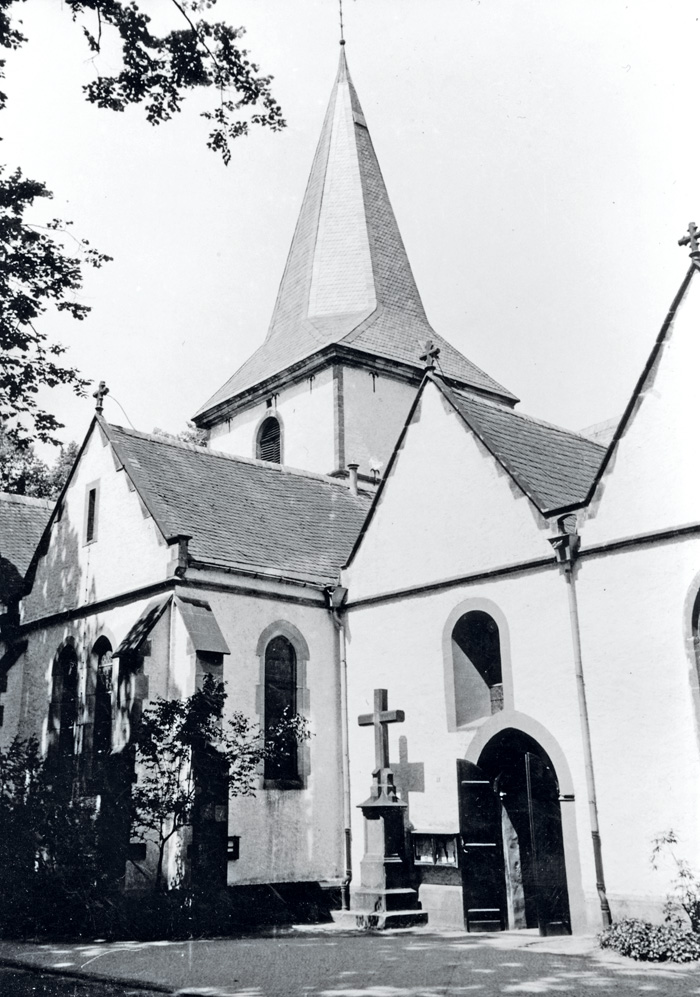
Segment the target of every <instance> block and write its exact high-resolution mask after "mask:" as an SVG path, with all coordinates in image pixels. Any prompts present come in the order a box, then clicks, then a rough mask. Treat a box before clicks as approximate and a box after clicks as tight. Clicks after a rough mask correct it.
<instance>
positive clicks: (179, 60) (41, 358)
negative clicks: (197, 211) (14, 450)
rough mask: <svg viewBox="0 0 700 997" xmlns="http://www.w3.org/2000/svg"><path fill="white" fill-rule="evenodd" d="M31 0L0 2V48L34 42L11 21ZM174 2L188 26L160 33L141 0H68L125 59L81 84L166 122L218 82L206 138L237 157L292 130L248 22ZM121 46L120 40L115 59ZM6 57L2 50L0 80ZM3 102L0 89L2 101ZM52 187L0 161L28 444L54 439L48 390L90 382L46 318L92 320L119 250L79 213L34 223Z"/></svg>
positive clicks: (1, 289)
mask: <svg viewBox="0 0 700 997" xmlns="http://www.w3.org/2000/svg"><path fill="white" fill-rule="evenodd" d="M22 2H23V0H0V49H5V51H12V50H16V49H19V48H20V47H21V46H22V45H24V44H25V42H26V41H27V39H26V37H25V36H24V35H23V34H22V32H21V31H20V30H19V28H18V27H17V25H16V22H15V21H14V20H13V14H16V13H17V12H18V11H19V10H20V9H21V4H22ZM170 2H171V9H172V12H173V14H174V15H175V16H176V18H177V21H178V27H177V28H175V29H173V30H171V31H168V32H166V33H164V34H158V33H156V32H154V31H153V30H152V25H151V19H150V18H149V16H148V15H147V14H146V13H145V12H144V11H143V10H142V8H141V6H140V4H139V2H137V0H64V4H63V6H64V9H66V10H67V11H69V12H70V14H71V15H72V18H73V20H74V21H76V22H78V23H79V24H80V26H81V27H82V30H83V34H84V36H85V39H86V41H87V45H88V48H89V50H90V51H91V52H92V53H93V55H94V56H97V55H99V54H100V53H101V52H102V51H103V48H104V45H105V43H106V41H107V37H108V36H109V40H110V43H112V42H115V43H116V50H117V51H118V53H119V54H120V57H121V65H120V66H119V67H118V68H117V71H116V72H114V73H111V74H99V75H98V77H97V79H95V80H92V81H90V82H89V83H87V84H86V85H85V86H84V87H83V91H84V94H85V97H86V99H87V100H88V101H89V102H90V103H93V104H96V105H97V106H98V107H102V108H108V109H110V110H113V111H124V110H125V109H126V108H127V107H129V106H130V105H143V107H144V108H145V112H146V118H147V120H148V121H149V122H150V123H151V124H153V125H158V124H161V123H163V122H166V121H168V120H170V119H171V118H172V117H173V115H175V114H176V113H178V112H179V111H180V110H181V109H182V104H183V101H184V99H185V97H186V95H187V94H188V93H190V92H192V91H195V90H211V91H212V92H213V93H214V94H215V95H216V100H215V102H214V107H213V108H212V109H210V110H207V111H204V112H203V116H204V117H205V118H206V119H207V120H208V121H209V122H210V126H211V131H210V134H209V138H208V141H207V144H208V146H209V148H210V149H213V150H214V151H215V152H217V153H219V154H220V155H221V156H222V158H223V160H224V162H225V163H228V162H229V161H230V158H231V149H230V142H231V141H232V140H233V139H235V138H238V137H239V136H241V135H245V134H247V133H248V131H249V128H250V127H251V125H259V126H264V127H268V128H270V129H272V130H273V131H277V130H279V129H281V128H283V127H284V125H285V122H284V119H283V117H282V111H281V108H280V107H279V105H278V104H277V102H276V101H275V99H274V97H273V96H272V93H271V91H270V82H271V78H270V77H268V76H263V75H261V74H260V70H259V67H258V66H257V65H255V63H253V62H251V61H250V59H249V58H248V53H247V51H246V50H245V49H243V48H241V46H240V39H241V37H242V36H243V34H244V29H243V28H240V27H239V28H234V27H232V26H230V25H228V24H226V23H224V22H213V21H211V20H210V19H209V17H208V16H207V14H208V12H209V11H210V9H211V8H212V7H213V6H214V5H215V3H216V0H170ZM111 55H112V48H111V47H110V64H111V62H112V59H111ZM5 64H6V60H5V59H0V79H2V78H3V77H4V71H5ZM5 104H6V95H5V94H4V93H2V92H0V109H2V108H4V107H5ZM51 196H52V195H51V192H50V191H49V190H48V189H47V188H46V186H45V185H44V184H43V183H41V182H39V181H36V180H31V179H28V178H27V177H25V176H24V174H23V173H22V171H21V170H19V169H14V170H8V169H7V168H6V167H0V420H2V422H3V423H4V424H5V426H6V431H7V432H8V433H10V434H12V435H13V436H14V438H15V442H17V443H18V444H25V445H26V444H27V443H28V441H31V440H32V439H33V438H36V439H39V440H41V441H42V442H52V443H56V442H57V439H56V432H57V430H58V429H59V428H60V427H61V424H60V423H59V422H58V420H57V419H56V418H55V416H53V415H52V414H51V413H50V412H47V411H45V410H44V409H43V408H41V407H40V405H39V404H38V402H37V393H38V391H39V389H40V388H42V387H45V386H46V387H55V386H57V385H67V386H68V387H70V388H72V389H73V390H74V391H75V392H76V393H77V394H79V395H80V394H82V393H83V392H84V390H85V387H86V385H87V382H86V381H84V380H83V378H82V377H81V376H80V374H79V372H78V371H77V370H76V369H75V368H74V367H71V366H70V365H68V364H66V363H65V362H64V361H63V360H62V357H63V355H64V353H65V347H63V346H61V345H59V344H58V343H55V342H51V341H50V340H49V338H48V334H47V332H46V331H45V329H44V326H43V325H39V324H38V323H37V320H38V319H39V318H41V317H42V316H45V313H46V311H47V309H48V308H49V307H52V308H55V309H56V310H57V311H59V312H66V313H68V314H69V315H70V316H71V317H72V318H74V319H77V320H79V321H81V320H83V319H85V317H86V316H87V315H88V313H89V311H90V308H89V307H88V306H87V305H85V304H84V303H82V302H81V301H80V299H79V293H80V291H81V288H82V284H83V273H84V268H85V267H86V266H87V267H97V268H99V267H101V266H102V265H103V264H104V263H106V262H107V261H108V260H109V259H110V257H108V256H106V255H105V254H103V253H99V252H98V251H97V250H95V249H93V248H92V247H91V246H90V245H89V243H88V242H87V241H86V240H85V239H74V238H73V237H72V235H71V231H70V224H71V223H70V222H62V221H60V220H58V219H54V220H53V221H50V222H49V223H48V224H47V225H45V226H43V227H41V226H38V225H36V224H34V223H33V222H32V221H30V214H31V210H32V208H33V207H34V205H35V203H36V202H39V203H44V199H48V198H51ZM71 239H72V242H71Z"/></svg>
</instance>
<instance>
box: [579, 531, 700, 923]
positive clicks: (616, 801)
mask: <svg viewBox="0 0 700 997" xmlns="http://www.w3.org/2000/svg"><path fill="white" fill-rule="evenodd" d="M699 564H700V540H698V539H690V540H689V539H687V538H685V539H683V538H681V539H678V540H676V541H675V542H671V543H665V544H660V545H655V546H649V547H644V548H636V549H632V550H626V551H617V552H615V553H612V554H609V555H607V556H601V557H595V558H582V559H581V561H580V565H579V568H578V577H577V591H578V598H579V609H580V616H581V630H582V651H583V661H584V668H585V675H586V684H587V695H588V704H589V712H590V717H591V733H592V738H593V754H594V761H595V772H596V784H597V792H598V800H599V812H600V821H601V836H602V841H603V854H604V858H605V866H606V878H607V885H608V890H609V892H610V895H611V898H612V901H613V912H614V913H616V914H617V915H618V916H619V915H621V914H622V913H629V914H636V913H646V912H647V911H648V909H649V908H650V907H651V906H652V905H656V906H657V909H658V905H659V903H660V901H661V900H662V899H663V897H664V895H665V893H666V892H667V890H668V888H669V878H670V874H671V872H672V870H671V868H670V867H668V868H666V869H665V870H664V871H660V872H655V871H654V870H653V869H652V868H651V865H650V855H651V848H652V839H653V838H654V836H655V835H657V834H659V833H661V832H664V831H667V830H669V829H670V828H673V829H674V830H675V831H676V832H678V834H679V836H680V839H681V844H680V846H679V847H678V848H677V849H676V851H677V852H678V854H679V855H682V856H683V857H685V858H686V859H687V860H688V861H690V862H691V864H692V865H694V866H695V867H696V868H697V867H699V866H700V745H699V738H698V732H699V728H698V716H699V713H698V666H697V660H696V657H695V648H694V643H693V635H692V628H691V616H692V606H693V603H694V601H695V598H696V595H697V592H698V588H700V578H699V577H698V565H699Z"/></svg>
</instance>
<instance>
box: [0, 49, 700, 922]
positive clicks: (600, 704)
mask: <svg viewBox="0 0 700 997" xmlns="http://www.w3.org/2000/svg"><path fill="white" fill-rule="evenodd" d="M697 237H698V233H697V230H696V229H695V227H694V226H693V225H691V226H690V228H689V234H688V236H687V237H686V238H685V240H683V241H685V242H686V243H687V244H688V245H689V246H690V249H691V258H692V259H691V267H690V269H689V271H688V272H687V274H686V276H685V278H684V279H683V280H682V283H681V286H680V290H679V292H678V295H677V297H676V299H675V300H674V302H673V303H672V305H671V308H670V311H669V313H668V317H667V319H666V322H665V323H664V325H663V327H662V329H661V331H660V333H659V336H658V338H657V340H656V342H655V343H653V344H652V343H650V344H649V346H650V351H651V352H650V356H649V361H648V363H647V365H646V367H645V369H644V371H643V372H642V373H641V376H640V379H639V382H638V384H637V387H636V389H635V391H634V394H633V396H632V398H631V399H630V402H629V404H628V406H627V409H626V411H625V413H624V415H623V417H622V419H621V421H620V422H619V424H618V425H617V426H616V429H615V433H614V436H613V438H612V441H611V442H610V444H609V446H604V445H603V444H602V443H601V442H599V441H598V440H596V439H594V438H589V437H588V436H584V435H581V434H576V433H573V432H570V431H568V430H565V429H561V428H559V427H556V426H553V425H551V424H548V423H545V422H543V421H541V420H538V419H534V418H531V417H529V416H527V415H525V414H523V413H521V412H520V410H519V408H518V407H517V403H518V399H517V397H516V395H514V394H513V393H512V392H511V391H510V390H508V389H507V388H505V387H503V386H501V385H500V384H498V383H497V381H495V380H494V379H493V378H492V377H490V376H489V375H488V374H487V373H485V372H484V371H482V370H480V369H479V368H478V367H477V366H476V365H475V364H473V363H472V362H471V361H470V360H469V359H467V358H466V357H465V356H463V355H462V354H461V353H460V352H459V351H458V350H456V349H455V348H454V347H453V346H451V345H450V343H449V342H447V340H446V339H444V338H443V337H442V336H441V335H440V333H439V331H436V330H434V329H433V328H432V327H431V325H430V324H429V321H428V318H427V317H426V314H425V311H424V308H423V304H422V302H421V298H420V295H419V292H418V289H417V287H416V283H415V280H414V277H413V274H412V272H411V267H410V264H409V261H408V258H407V255H406V251H405V248H404V245H403V242H402V239H401V235H400V232H399V228H398V225H397V222H396V219H395V217H394V214H393V211H392V208H391V204H390V201H389V197H388V194H387V190H386V186H385V183H384V179H383V177H382V173H381V170H380V167H379V163H378V161H377V157H376V154H375V151H374V148H373V145H372V140H371V138H370V133H369V131H368V125H367V121H366V120H365V116H364V114H363V111H362V107H361V105H360V102H359V99H358V96H357V93H356V91H355V87H354V85H353V82H352V80H351V78H350V74H349V71H348V67H347V62H346V58H345V50H344V48H343V47H341V54H340V64H339V68H338V74H337V77H336V80H335V83H334V85H333V89H332V93H331V98H330V102H329V105H328V110H327V112H326V116H325V120H324V122H323V126H322V130H321V136H320V140H319V143H318V147H317V150H316V154H315V157H314V159H313V164H312V167H311V173H310V176H309V180H308V184H307V187H306V191H305V194H304V197H303V201H302V204H301V210H300V212H299V219H298V222H297V226H296V230H295V232H294V235H293V239H292V244H291V248H290V251H289V256H288V259H287V264H286V267H285V270H284V273H283V275H282V280H281V284H280V288H279V293H278V296H277V300H276V302H275V303H274V309H273V312H272V319H271V322H270V326H269V329H268V333H267V336H266V338H265V339H264V341H263V342H262V345H261V346H260V347H259V348H258V349H257V350H256V351H255V352H254V353H253V355H252V356H251V357H250V359H249V360H248V361H247V362H246V363H244V364H243V366H242V367H241V368H240V370H238V371H237V372H235V373H234V374H233V375H232V376H231V377H230V378H229V379H228V380H227V381H226V382H225V384H224V385H223V386H222V387H221V388H219V389H218V390H217V391H215V393H214V394H213V395H212V396H211V397H210V399H209V400H208V401H207V402H206V403H205V404H204V405H203V406H202V407H201V408H200V409H199V411H198V412H197V413H196V415H195V416H194V421H195V423H196V425H197V426H198V427H199V428H200V429H203V430H206V431H207V434H208V442H207V445H206V446H195V445H191V444H186V443H181V442H178V441H176V440H174V439H170V438H164V437H161V436H154V435H150V434H147V433H142V432H138V431H136V430H133V429H125V428H123V427H121V426H118V425H112V424H110V423H108V422H107V421H106V420H105V418H104V415H103V411H102V408H103V406H102V400H103V392H102V391H98V392H97V411H96V413H95V416H94V419H93V421H92V423H91V425H90V427H89V429H88V432H87V435H86V437H85V440H84V442H83V444H82V447H81V449H80V452H79V454H78V456H77V459H76V462H75V465H74V467H73V470H72V472H71V474H70V476H69V479H68V481H67V483H66V485H65V487H64V489H63V492H62V494H61V496H60V498H59V499H58V501H57V503H56V504H55V507H54V508H53V510H52V511H51V514H50V517H49V519H48V523H47V524H46V526H45V529H44V530H43V534H42V535H41V539H40V540H39V542H38V545H37V546H36V549H35V551H34V554H33V556H32V558H31V561H30V562H29V564H28V566H26V574H25V580H24V587H23V589H22V590H21V591H20V593H15V594H14V596H13V597H12V599H11V600H10V605H9V607H8V611H7V613H6V614H5V616H4V617H3V628H2V638H3V640H4V643H3V644H1V645H0V652H2V657H1V658H0V672H2V674H1V675H0V681H2V683H3V684H2V686H1V687H2V688H3V689H4V690H5V691H4V692H3V695H2V704H3V708H4V715H3V722H2V726H0V744H2V745H7V744H8V743H9V741H10V740H11V739H12V738H13V737H15V736H20V737H28V736H30V735H35V736H37V737H39V738H40V740H41V743H42V746H43V750H44V751H45V752H46V753H47V755H49V756H51V757H53V758H54V759H55V761H56V764H57V765H59V766H62V767H63V770H64V771H65V772H66V773H68V774H69V777H70V778H71V779H72V780H73V782H74V785H75V787H76V791H79V792H81V793H84V794H87V795H92V796H94V797H95V798H96V799H99V798H100V797H101V795H103V794H105V793H106V792H107V791H108V788H109V785H110V780H113V779H114V778H115V772H116V771H117V769H118V765H117V764H116V762H115V760H118V759H119V757H120V756H121V755H123V754H124V752H125V750H126V749H127V747H128V744H129V737H130V730H131V725H132V724H133V722H134V720H135V719H136V718H137V717H138V716H139V714H140V712H141V711H143V710H144V709H146V708H147V707H148V704H149V703H150V702H153V701H154V700H155V699H156V698H157V697H162V698H165V699H172V698H176V697H185V696H188V695H190V694H191V693H192V692H193V691H194V690H195V689H196V688H197V687H198V684H199V683H200V682H201V680H202V677H203V676H204V675H205V674H207V673H209V674H213V675H214V676H215V677H217V678H220V679H222V680H223V681H224V682H225V683H226V688H227V691H228V701H227V702H228V706H229V707H230V708H231V709H235V710H240V711H242V712H243V713H245V714H246V715H248V716H250V717H251V718H253V719H254V720H257V721H259V722H260V724H261V726H262V729H263V730H265V729H269V728H270V727H271V726H272V725H273V724H274V723H275V722H276V721H277V720H278V719H279V718H280V716H282V714H283V713H284V711H285V710H288V711H290V712H292V713H298V714H300V715H301V716H303V717H304V718H305V719H306V720H307V721H308V724H309V728H310V731H311V737H310V738H309V740H308V741H305V742H303V743H301V744H300V745H299V746H298V749H297V750H296V751H294V752H292V753H291V754H290V756H289V757H287V758H285V759H284V760H283V762H281V763H279V764H277V765H266V766H264V767H263V768H262V769H261V771H260V773H259V778H258V788H257V790H256V795H255V796H253V797H245V798H233V799H231V800H230V801H228V802H227V801H226V800H225V799H224V800H222V801H220V805H219V806H216V807H212V808H211V813H210V814H209V815H208V818H207V819H209V820H210V821H211V822H212V824H215V825H217V826H218V827H217V829H215V830H216V833H215V834H209V835H204V836H202V839H201V841H199V842H198V841H197V840H193V838H192V834H191V833H190V831H189V830H188V831H186V832H185V833H183V834H182V835H180V836H179V837H177V838H175V839H173V842H172V845H171V847H170V849H169V852H168V858H167V865H168V875H169V876H171V877H172V878H173V880H174V878H175V876H176V874H177V871H178V870H179V869H182V868H183V866H184V867H185V869H186V874H187V875H188V876H189V877H191V879H193V880H194V879H196V877H198V876H199V877H201V878H202V881H206V882H209V883H212V884H214V885H215V886H217V887H223V886H228V887H231V888H242V887H246V888H248V887H250V888H253V887H265V886H268V885H271V886H272V887H273V888H274V889H275V890H276V891H277V893H279V894H281V895H284V894H285V890H288V891H292V890H297V891H299V890H301V891H303V890H304V889H305V888H308V889H309V890H310V891H311V890H316V891H317V892H318V890H319V889H322V890H328V893H327V896H329V897H336V896H338V897H342V900H343V904H344V905H345V906H348V903H349V905H350V908H351V910H353V911H354V910H358V911H360V912H364V914H367V913H368V912H369V914H371V916H372V917H373V918H374V920H373V921H372V920H371V919H370V920H369V921H367V920H365V922H364V923H372V924H375V925H376V926H379V927H381V926H391V924H392V923H399V922H400V918H397V919H396V921H395V922H392V918H391V914H392V912H396V913H397V914H398V913H400V912H401V911H402V909H403V908H404V907H408V908H410V909H411V910H413V911H414V912H415V911H421V912H422V913H421V916H425V915H427V919H428V923H429V924H431V925H434V926H451V927H465V926H466V928H467V929H468V930H503V929H508V928H509V929H520V928H539V930H540V932H541V933H543V934H553V933H568V932H574V933H577V932H590V931H595V930H598V929H599V928H600V927H601V926H602V925H604V924H605V923H608V922H609V920H610V918H611V917H612V918H619V917H621V916H627V915H641V916H657V917H658V916H660V914H661V908H662V905H663V901H664V899H665V896H666V894H667V893H668V891H669V889H670V886H671V881H672V878H673V870H672V869H670V868H669V869H664V868H662V869H659V870H653V869H652V868H651V866H650V862H649V855H650V852H651V847H652V840H653V838H654V837H655V836H656V835H658V834H659V833H662V832H665V831H668V830H670V829H673V830H674V831H675V832H676V834H677V835H678V837H679V840H680V842H681V845H680V846H679V847H680V849H681V850H682V852H683V855H684V857H685V858H687V859H688V860H689V861H690V862H691V864H692V863H693V862H694V861H696V860H697V861H700V821H699V819H698V818H699V817H700V692H699V688H698V674H699V672H698V667H699V665H698V657H697V646H698V634H697V630H698V617H699V616H700V597H699V595H698V593H699V592H700V516H699V514H698V498H697V496H698V488H697V471H696V468H695V464H694V462H693V461H691V460H682V459H681V456H682V455H687V454H692V453H693V446H692V444H693V442H694V441H693V440H692V435H693V430H694V428H695V426H696V424H697V421H698V418H697V417H698V416H700V412H698V408H699V405H700V403H699V402H698V398H697V390H696V386H695V383H694V381H695V377H694V374H695V371H696V370H697V369H698V365H699V362H700V275H698V273H697V270H698V269H700V252H699V251H698V243H697ZM503 346H504V349H505V348H507V343H504V344H503ZM693 413H695V415H693ZM0 554H2V547H1V546H0ZM24 568H25V565H23V566H22V573H23V574H24V573H25V572H24ZM20 595H21V598H20ZM358 717H359V718H361V721H362V722H361V723H358ZM370 725H371V726H373V727H374V731H375V736H374V738H373V737H372V733H371V732H370V731H369V730H368V727H369V726H370ZM373 808H374V809H373ZM382 821H383V822H384V825H383V826H384V835H383V837H381V835H380V836H379V837H378V835H377V828H378V827H380V824H381V822H382ZM392 821H394V823H392ZM378 822H380V823H378ZM392 828H393V830H391V829H392ZM397 828H398V831H397V830H396V829H397ZM380 837H381V842H380V843H379V844H378V842H379V840H380ZM195 838H196V835H195ZM204 840H206V842H208V844H207V845H206V847H205V845H203V844H202V841H204ZM212 842H215V843H216V845H215V846H214V845H212ZM378 848H379V849H380V851H377V849H378ZM381 849H383V851H381ZM380 852H381V854H380ZM125 858H126V861H125V863H124V873H123V882H124V887H125V889H131V890H137V889H143V888H144V885H145V884H146V883H147V882H148V870H149V869H150V868H151V867H152V864H153V852H152V849H151V846H148V847H144V846H143V844H142V843H140V842H139V841H136V840H134V841H132V842H131V843H127V851H126V853H125ZM380 867H381V874H379V873H377V875H378V876H379V878H377V875H375V873H376V870H377V869H380ZM372 870H374V872H373V871H372ZM373 876H374V879H373V878H372V877H373ZM404 913H405V912H404Z"/></svg>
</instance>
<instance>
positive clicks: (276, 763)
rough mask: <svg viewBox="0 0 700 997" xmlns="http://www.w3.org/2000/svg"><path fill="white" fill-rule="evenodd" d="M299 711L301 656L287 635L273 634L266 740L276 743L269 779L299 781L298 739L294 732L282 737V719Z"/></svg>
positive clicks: (267, 665) (268, 656) (268, 666)
mask: <svg viewBox="0 0 700 997" xmlns="http://www.w3.org/2000/svg"><path fill="white" fill-rule="evenodd" d="M296 712H297V656H296V652H295V651H294V647H293V646H292V644H291V642H290V641H288V640H287V638H286V637H273V639H272V640H271V641H270V643H269V644H268V645H267V647H266V648H265V740H266V744H273V743H274V744H275V745H276V746H277V749H278V750H277V752H276V754H275V756H274V757H272V758H268V759H266V760H265V779H266V780H273V781H276V782H283V783H289V782H293V783H298V781H299V757H298V756H299V751H298V743H297V740H296V738H295V737H294V735H293V734H288V735H286V736H282V737H280V736H279V735H277V736H275V731H276V729H277V728H278V727H279V725H280V723H281V722H282V721H283V720H285V719H289V718H290V717H293V716H294V715H295V714H296Z"/></svg>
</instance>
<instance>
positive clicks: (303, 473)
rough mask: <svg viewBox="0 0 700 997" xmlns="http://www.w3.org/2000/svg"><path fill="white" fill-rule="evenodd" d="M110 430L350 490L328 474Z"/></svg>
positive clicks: (150, 435) (113, 426) (136, 432)
mask: <svg viewBox="0 0 700 997" xmlns="http://www.w3.org/2000/svg"><path fill="white" fill-rule="evenodd" d="M107 425H108V426H109V428H110V429H116V430H118V431H119V432H121V433H124V434H125V435H126V436H135V437H137V438H138V439H142V440H148V441H149V442H150V443H159V444H161V445H163V446H171V447H177V448H178V449H180V450H192V451H194V452H195V453H201V454H202V455H203V456H206V457H216V458H219V459H222V460H229V461H233V462H234V463H236V464H250V465H252V466H254V467H260V468H262V469H263V470H267V471H272V472H276V473H282V474H289V475H292V476H294V477H299V478H312V479H314V480H316V481H321V482H323V484H326V485H335V486H336V487H338V488H343V489H345V490H346V491H349V490H350V485H349V483H346V482H345V481H344V480H343V479H341V478H336V477H333V476H332V475H329V474H320V473H319V472H318V471H308V470H306V469H305V468H301V467H291V466H290V465H288V464H274V463H272V462H270V461H267V460H258V459H257V458H255V457H242V456H240V455H239V454H232V453H226V452H225V451H224V450H215V449H213V448H211V447H203V446H198V445H197V444H196V443H185V442H184V441H183V440H173V439H171V438H169V437H167V436H158V434H156V433H144V432H142V431H141V430H140V429H127V428H126V427H125V426H118V425H116V424H114V423H107Z"/></svg>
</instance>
